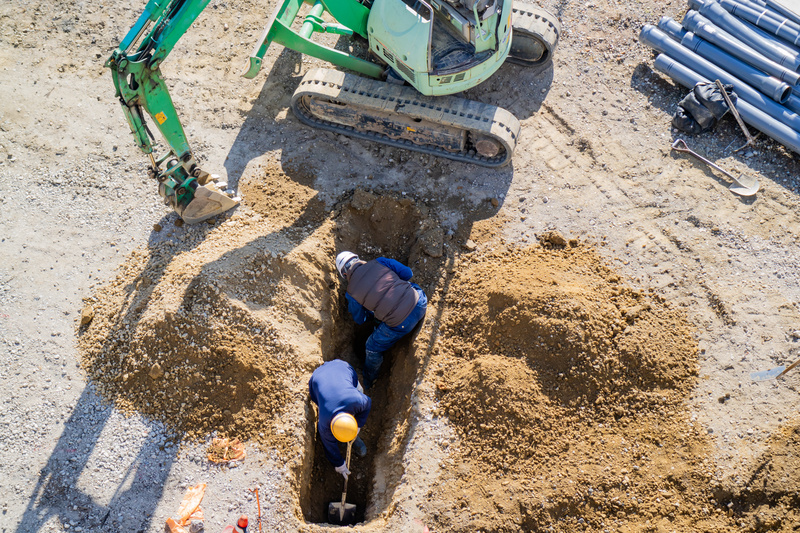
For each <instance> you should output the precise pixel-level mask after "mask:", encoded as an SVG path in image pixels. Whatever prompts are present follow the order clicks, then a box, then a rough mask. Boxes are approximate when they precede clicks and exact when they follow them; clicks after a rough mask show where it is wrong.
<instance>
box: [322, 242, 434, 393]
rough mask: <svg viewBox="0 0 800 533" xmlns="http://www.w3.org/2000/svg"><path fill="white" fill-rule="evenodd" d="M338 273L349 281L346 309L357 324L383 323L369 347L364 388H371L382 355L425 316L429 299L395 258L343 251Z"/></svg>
mask: <svg viewBox="0 0 800 533" xmlns="http://www.w3.org/2000/svg"><path fill="white" fill-rule="evenodd" d="M336 270H337V271H338V272H339V274H340V275H341V276H342V278H344V279H345V280H347V292H346V293H345V297H346V298H347V308H348V310H349V311H350V314H351V315H353V320H355V322H356V324H363V323H365V322H366V321H367V320H370V319H372V318H373V317H374V318H375V319H377V320H378V321H379V322H380V324H379V325H378V326H377V327H376V328H375V330H374V331H373V332H372V335H370V336H369V339H367V344H366V352H367V353H366V359H365V362H364V387H365V388H366V389H369V388H370V387H372V384H373V383H374V382H375V379H376V378H377V377H378V370H379V369H380V367H381V363H383V352H385V351H386V350H388V349H389V348H391V347H392V346H393V345H394V344H395V343H396V342H397V341H398V340H400V338H401V337H403V336H404V335H406V334H408V333H409V332H410V331H411V330H413V329H414V327H415V326H416V325H417V324H418V323H419V322H420V321H421V320H422V319H423V318H424V317H425V311H426V309H427V307H428V298H427V296H425V292H424V291H423V290H422V288H421V287H420V286H419V285H417V284H416V283H411V282H410V281H409V280H410V279H411V276H413V272H412V271H411V269H410V268H408V267H407V266H405V265H404V264H402V263H400V262H398V261H395V260H394V259H388V258H386V257H379V258H377V259H374V260H372V261H362V260H361V259H359V258H358V256H357V255H356V254H354V253H353V252H341V253H340V254H339V255H337V256H336Z"/></svg>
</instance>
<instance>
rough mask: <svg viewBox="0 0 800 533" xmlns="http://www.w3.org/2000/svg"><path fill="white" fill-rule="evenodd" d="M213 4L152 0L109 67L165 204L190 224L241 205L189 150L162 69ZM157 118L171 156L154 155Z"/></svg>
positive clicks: (167, 153)
mask: <svg viewBox="0 0 800 533" xmlns="http://www.w3.org/2000/svg"><path fill="white" fill-rule="evenodd" d="M209 1H210V0H149V2H148V3H147V6H146V7H145V10H144V13H142V15H141V16H140V17H139V19H138V20H137V21H136V24H135V25H134V26H133V27H132V28H131V29H130V31H129V32H128V34H127V35H126V36H125V38H124V39H123V41H122V43H121V44H120V45H119V48H117V49H116V50H115V51H114V52H113V53H112V54H111V57H110V58H108V60H106V63H105V66H106V67H108V68H109V69H111V76H112V78H113V80H114V88H115V89H116V96H117V98H119V101H120V104H121V105H122V111H123V112H124V113H125V118H126V119H127V121H128V125H129V126H130V129H131V133H133V137H134V140H135V141H136V144H137V145H138V146H139V149H140V150H142V151H143V152H144V153H146V154H148V155H149V156H150V163H151V168H150V175H151V176H152V177H153V178H155V179H156V180H157V181H158V192H159V194H160V195H161V196H162V197H164V199H165V203H167V204H168V205H171V206H172V208H173V209H174V210H175V211H176V212H177V213H178V215H180V216H181V218H182V219H183V220H184V221H185V222H187V223H189V224H191V223H194V222H200V221H202V220H205V219H207V218H210V217H212V216H214V215H217V214H219V213H222V212H224V211H227V210H228V209H231V208H232V207H234V206H236V205H237V203H238V202H236V201H235V200H233V199H231V198H229V197H228V196H226V195H225V194H223V193H222V192H220V191H219V190H218V189H217V187H216V185H215V184H214V181H213V180H212V179H211V176H210V175H209V174H208V173H207V172H206V171H204V170H203V169H201V168H200V166H199V165H198V164H197V161H196V160H195V157H194V155H193V154H192V151H191V149H190V148H189V143H188V141H187V140H186V134H185V132H184V130H183V126H182V124H181V121H180V118H178V113H177V112H176V110H175V106H174V105H173V103H172V98H171V97H170V94H169V90H168V89H167V85H166V83H165V82H164V78H163V76H162V75H161V70H160V66H161V63H162V62H163V61H164V59H166V57H167V55H169V53H170V52H171V51H172V49H173V48H174V46H175V44H176V43H177V42H178V40H179V39H180V38H181V37H182V36H183V34H184V33H185V32H186V30H188V29H189V27H190V26H191V25H192V23H193V22H194V21H195V19H196V18H197V17H198V16H199V15H200V13H201V12H202V11H203V9H205V7H206V6H207V5H208V2H209ZM145 112H146V113H147V114H148V115H150V117H151V118H152V119H153V122H154V124H155V126H156V127H157V128H158V130H159V132H160V133H161V135H162V136H163V137H164V140H165V141H166V143H167V145H168V146H169V151H167V152H166V153H165V154H164V155H162V156H161V157H159V158H156V157H155V156H154V155H153V140H154V139H153V135H152V132H151V131H150V129H149V128H148V126H147V123H146V122H145Z"/></svg>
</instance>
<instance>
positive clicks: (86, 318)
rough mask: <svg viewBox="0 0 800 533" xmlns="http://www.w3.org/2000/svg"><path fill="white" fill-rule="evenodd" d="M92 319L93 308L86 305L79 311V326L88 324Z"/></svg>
mask: <svg viewBox="0 0 800 533" xmlns="http://www.w3.org/2000/svg"><path fill="white" fill-rule="evenodd" d="M93 318H94V307H92V306H91V305H87V306H86V307H84V308H83V310H82V311H81V326H85V325H87V324H89V323H90V322H91V321H92V319H93Z"/></svg>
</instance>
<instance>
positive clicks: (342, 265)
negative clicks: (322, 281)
mask: <svg viewBox="0 0 800 533" xmlns="http://www.w3.org/2000/svg"><path fill="white" fill-rule="evenodd" d="M353 260H356V261H357V260H358V256H357V255H356V254H354V253H353V252H341V253H340V254H339V255H337V256H336V271H337V272H338V273H339V275H340V276H342V277H343V278H344V277H345V274H347V270H348V269H349V268H350V265H351V264H352V262H353Z"/></svg>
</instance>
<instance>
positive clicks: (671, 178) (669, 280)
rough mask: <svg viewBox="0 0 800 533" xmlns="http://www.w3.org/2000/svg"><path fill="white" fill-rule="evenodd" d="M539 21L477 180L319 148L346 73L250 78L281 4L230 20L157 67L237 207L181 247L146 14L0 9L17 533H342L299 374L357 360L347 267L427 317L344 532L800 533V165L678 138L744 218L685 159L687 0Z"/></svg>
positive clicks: (453, 170) (282, 63) (2, 346)
mask: <svg viewBox="0 0 800 533" xmlns="http://www.w3.org/2000/svg"><path fill="white" fill-rule="evenodd" d="M542 6H543V7H545V8H547V9H549V10H550V11H552V12H553V13H555V14H557V16H558V17H559V18H560V20H561V22H562V29H563V31H562V34H561V40H560V44H559V48H558V50H557V53H556V56H555V60H554V62H553V64H552V65H549V66H547V67H545V68H542V69H525V68H522V67H518V66H515V65H510V64H509V65H505V66H503V67H502V68H501V69H500V71H499V72H498V73H497V74H496V75H495V76H494V77H492V78H491V79H490V80H488V81H486V82H485V83H483V84H482V85H480V86H478V87H477V88H475V89H472V90H470V91H469V92H468V93H466V94H465V95H464V96H466V97H469V98H472V99H475V100H480V101H484V102H488V103H492V104H496V105H500V106H503V107H505V108H506V109H508V110H510V111H511V112H512V113H514V114H515V115H516V116H517V117H518V118H519V119H520V121H521V124H522V132H521V138H520V140H519V145H518V147H517V150H516V153H515V155H514V158H513V161H512V164H511V165H509V166H507V167H504V168H501V169H495V170H490V169H486V168H481V167H477V166H471V165H467V164H462V163H456V162H451V161H447V160H444V159H438V158H434V157H430V156H427V155H420V154H417V153H413V152H408V151H404V150H400V149H394V148H386V147H381V146H379V145H377V144H373V143H369V142H365V141H360V140H354V139H349V138H346V137H343V136H338V135H334V134H330V133H326V132H322V131H317V130H314V129H311V128H309V127H306V126H305V125H302V124H301V123H300V122H299V121H298V120H297V119H296V118H295V117H294V116H293V114H292V113H291V111H290V110H289V101H290V98H291V95H292V92H293V91H294V90H295V88H296V87H297V85H298V83H299V81H300V79H301V77H302V76H303V74H304V73H305V72H307V71H308V70H309V69H310V68H313V67H317V66H325V65H326V64H325V63H323V62H321V61H318V60H315V59H313V58H309V57H304V56H302V55H300V54H298V53H295V52H292V51H290V50H285V49H282V48H281V47H279V46H273V47H271V48H270V49H269V50H268V53H267V55H266V57H265V61H264V68H263V71H262V73H261V74H259V76H258V77H257V78H256V79H254V80H246V79H244V78H242V77H240V76H239V74H240V72H241V71H242V70H243V69H244V66H245V64H246V62H247V56H248V54H249V52H250V50H251V49H252V46H253V45H254V43H255V42H256V40H257V39H258V36H259V35H260V34H261V31H262V28H263V24H264V23H265V21H266V19H267V18H268V16H269V14H270V13H271V11H272V9H273V7H274V5H273V3H272V2H270V3H267V4H263V3H258V2H254V1H252V0H228V1H217V0H212V1H211V3H210V4H209V6H208V8H206V10H205V11H204V12H203V13H202V14H201V16H200V17H199V19H198V20H197V22H196V23H195V24H194V26H193V27H192V28H191V30H190V31H189V32H188V33H187V34H186V35H185V36H184V38H183V39H182V40H181V41H180V42H179V43H178V45H177V47H176V48H175V50H174V51H173V53H172V54H171V55H170V57H169V58H168V59H167V61H166V62H165V63H164V65H163V72H164V75H165V77H166V79H167V80H168V85H169V87H170V90H171V93H172V96H173V99H174V101H175V105H176V107H177V108H178V111H179V112H180V114H181V117H182V119H183V121H184V125H185V126H186V130H187V134H188V136H189V140H190V143H191V144H192V147H193V149H194V151H195V152H196V154H197V155H198V156H199V157H200V159H201V164H202V165H203V166H204V168H206V169H207V170H208V171H210V172H214V173H218V174H221V175H222V176H223V177H225V178H226V179H227V180H228V183H229V184H230V186H231V187H233V188H235V189H236V191H237V193H238V194H239V195H240V196H241V198H242V202H241V205H240V207H238V208H237V209H235V210H233V211H231V212H229V213H226V214H224V215H220V216H217V217H215V218H214V219H212V220H210V221H208V222H207V223H206V222H204V223H200V224H197V225H193V226H189V225H184V226H179V225H177V224H176V221H177V217H176V215H175V214H174V213H173V212H171V211H170V210H169V209H168V208H167V207H165V206H164V205H163V203H162V202H161V199H160V197H159V196H158V194H157V192H156V186H155V184H154V183H153V182H152V181H150V180H148V178H147V177H146V171H147V164H148V163H147V158H146V157H145V156H144V155H143V154H142V153H140V152H139V151H138V149H137V148H136V146H135V145H134V143H133V140H132V137H131V134H130V132H129V130H128V127H127V124H126V123H125V120H124V116H123V114H122V111H121V109H120V106H119V103H118V102H117V100H116V99H115V97H114V90H113V87H112V83H111V77H110V74H109V72H108V70H107V69H105V68H104V67H103V63H104V61H105V59H106V58H107V57H108V56H109V55H110V53H111V51H112V50H113V49H114V48H115V47H116V46H117V45H118V44H119V43H120V42H121V40H122V38H123V37H124V36H125V34H126V32H127V31H128V29H129V28H130V27H131V26H132V24H133V23H134V21H135V20H136V18H137V17H138V16H139V14H140V12H141V10H142V9H143V7H144V2H133V3H130V2H128V3H120V2H101V3H91V2H78V1H74V0H68V1H65V2H59V3H52V2H40V1H22V0H9V1H7V2H4V3H3V4H2V5H0V355H1V356H2V357H1V358H0V363H2V364H0V390H1V391H2V392H1V393H0V398H2V402H3V405H2V407H3V408H2V411H0V435H1V436H0V442H2V446H0V494H2V495H3V497H2V499H1V500H2V509H1V510H0V532H2V533H12V532H13V533H30V532H58V533H63V532H73V531H76V532H100V531H115V532H117V531H118V532H126V533H128V532H160V531H163V529H164V524H165V520H166V519H167V518H169V517H176V516H177V512H178V507H179V505H180V503H181V500H182V498H183V496H184V494H185V493H186V492H187V490H188V488H189V487H193V486H196V485H197V484H199V483H205V484H206V491H205V497H204V499H203V502H202V509H203V514H204V525H205V530H206V531H208V532H209V533H218V532H220V531H221V530H222V529H223V527H224V526H225V525H226V524H229V523H234V521H235V520H236V518H237V517H238V516H239V515H240V514H241V513H247V514H248V515H250V516H251V518H254V517H255V516H257V514H258V504H260V508H261V512H262V529H263V531H287V532H300V531H303V532H319V531H327V530H331V529H332V526H328V525H326V524H325V522H326V519H327V517H326V515H325V510H326V508H327V504H328V502H330V501H336V500H337V499H338V498H339V497H340V493H341V477H340V476H339V475H338V474H336V473H335V472H333V468H332V467H331V466H330V465H329V464H328V463H327V462H326V461H325V459H324V456H323V455H322V452H321V447H320V445H319V443H318V442H317V439H315V427H314V421H315V411H314V406H313V405H312V404H311V403H310V402H309V400H308V391H307V383H308V379H309V377H310V374H311V372H312V371H313V370H314V369H315V368H316V367H317V366H318V365H320V364H321V363H322V362H323V361H325V360H330V359H334V358H343V359H345V360H347V361H349V362H351V363H352V364H353V365H354V366H355V367H356V368H358V369H359V370H360V368H361V366H360V365H361V363H362V361H363V342H364V340H365V339H366V337H367V336H368V335H369V333H370V331H369V326H363V327H356V326H354V325H353V323H352V320H351V319H350V317H349V315H348V313H347V310H346V305H345V300H344V286H343V284H342V282H341V280H339V279H338V277H337V275H336V273H335V270H334V268H333V257H334V256H335V254H336V253H337V252H339V251H341V250H344V249H349V250H352V251H355V252H357V253H359V254H360V255H361V256H362V257H364V258H374V257H378V256H381V255H383V256H388V257H394V258H396V259H398V260H400V261H402V262H404V263H406V264H408V265H409V266H411V268H412V269H413V270H414V281H416V282H417V283H419V284H420V285H421V286H422V287H423V288H424V289H425V291H426V293H427V294H428V296H429V299H430V303H429V308H428V314H427V316H426V318H425V321H424V324H423V325H422V327H421V328H419V330H418V331H416V332H415V333H414V335H413V336H412V338H407V339H404V340H403V341H401V342H400V343H399V344H398V345H397V346H396V347H395V348H394V349H393V350H391V351H390V352H389V353H388V354H387V356H386V360H385V362H384V365H383V368H382V371H381V374H380V377H379V379H378V381H377V384H376V386H375V387H374V389H373V390H372V391H371V392H370V394H371V396H372V398H373V410H372V413H371V415H370V417H369V420H368V422H367V424H366V426H365V428H364V432H363V436H364V439H365V441H366V443H367V445H368V447H369V454H368V455H367V457H366V458H364V459H362V458H358V457H356V458H354V460H353V467H352V470H353V475H352V477H351V480H350V484H349V487H348V489H349V490H348V495H349V496H348V500H349V501H352V502H353V503H356V504H357V505H358V514H359V520H360V522H359V523H358V524H357V525H356V526H355V530H356V531H364V532H372V531H376V532H377V531H390V532H419V533H422V532H423V531H424V530H425V528H428V530H429V531H431V532H477V531H481V532H511V531H557V532H572V531H598V532H599V531H602V532H625V533H633V532H654V533H656V532H657V533H668V532H673V531H674V532H695V531H707V532H723V531H748V532H762V531H777V532H789V531H798V529H800V511H798V509H800V497H799V496H798V489H797V487H798V485H799V484H800V483H799V482H800V468H799V467H800V427H799V425H800V424H799V423H798V417H797V405H798V397H797V394H798V384H800V371H797V372H790V373H788V374H787V375H786V376H785V377H783V378H781V379H779V380H772V381H766V382H753V381H751V379H750V373H751V372H755V371H761V370H767V369H770V368H772V367H775V366H778V365H788V364H789V363H791V362H793V361H794V360H796V359H798V358H800V349H798V348H800V283H798V279H797V272H798V270H799V269H800V251H799V250H800V248H799V247H798V244H799V241H800V225H798V218H799V217H798V204H799V203H800V202H798V194H799V193H800V181H799V180H798V176H800V164H798V161H797V158H796V156H795V155H794V154H792V153H790V152H788V151H787V150H786V149H784V148H783V147H781V146H780V145H778V144H776V143H775V142H773V141H771V140H769V139H768V138H766V137H765V136H763V135H762V136H760V137H759V138H758V139H757V141H756V143H755V145H754V146H751V147H747V148H745V149H744V150H741V151H738V152H735V151H734V150H735V149H736V148H738V147H739V146H741V145H742V144H744V141H745V138H744V136H743V134H742V133H741V131H740V130H739V128H738V126H737V125H736V123H735V122H734V121H733V119H732V118H731V117H726V118H724V119H723V120H722V121H721V122H720V124H719V125H718V126H717V127H716V128H715V129H714V130H713V131H712V132H709V133H705V134H702V135H697V136H692V137H686V140H687V142H688V143H689V145H690V146H692V147H693V148H694V149H695V150H697V151H698V152H701V153H703V154H704V155H706V156H708V157H709V158H710V159H712V160H714V161H716V162H717V164H719V165H720V166H723V167H725V168H727V169H730V170H731V171H733V172H738V173H747V174H752V175H754V176H756V177H758V179H759V180H760V183H761V190H760V191H759V192H758V194H757V195H756V196H754V197H750V198H742V197H739V196H736V195H734V194H732V193H731V192H730V191H729V190H728V185H729V184H730V183H729V182H728V181H727V178H725V177H724V176H722V175H720V174H717V173H715V172H714V171H711V170H710V169H708V168H707V167H705V166H703V165H702V164H701V163H699V162H697V161H695V160H692V159H690V158H688V157H687V156H684V155H681V154H677V153H675V152H673V151H671V149H670V146H671V144H672V142H673V141H674V140H675V139H676V138H677V137H678V136H679V133H678V132H677V131H676V130H673V129H671V127H670V119H671V116H672V114H673V113H674V111H675V109H676V104H677V102H678V101H679V100H680V99H681V98H682V97H683V96H684V94H685V93H686V90H685V89H684V88H681V87H677V86H675V85H674V84H673V83H672V82H670V81H668V80H667V79H666V78H664V77H663V76H662V75H660V74H658V73H657V72H654V71H653V69H652V59H653V57H652V52H651V51H650V50H649V49H647V48H646V47H644V46H642V45H641V44H639V43H638V41H637V35H638V32H639V30H640V29H641V27H642V26H643V25H644V24H655V23H656V22H657V21H658V19H659V18H660V17H661V16H662V15H669V16H672V17H674V18H676V19H680V17H681V16H682V15H683V13H684V12H685V10H686V9H687V6H686V3H685V2H684V1H683V0H681V1H678V0H666V1H664V0H636V1H627V2H623V1H616V0H589V1H585V0H581V1H568V0H545V1H544V2H543V3H542ZM327 39H328V41H329V42H330V43H332V44H334V43H336V42H337V39H338V38H337V37H336V36H329V37H328V38H327ZM341 39H342V40H341V41H340V42H339V43H338V44H337V46H339V47H341V48H346V47H347V46H348V44H347V42H348V41H347V40H346V39H345V38H341ZM357 47H362V48H363V46H361V44H357ZM162 148H163V145H162ZM215 437H226V438H238V439H240V440H241V441H242V442H244V445H245V450H246V453H247V457H246V458H245V459H244V460H243V461H236V462H233V463H214V462H211V461H209V460H208V458H207V453H208V450H209V446H210V444H211V442H212V439H213V438H215ZM256 488H258V490H259V492H258V495H259V500H258V502H257V501H256V494H255V492H252V490H253V489H256ZM251 523H252V524H253V525H252V526H251V531H253V530H258V529H257V526H256V525H255V523H254V521H253V522H251Z"/></svg>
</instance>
